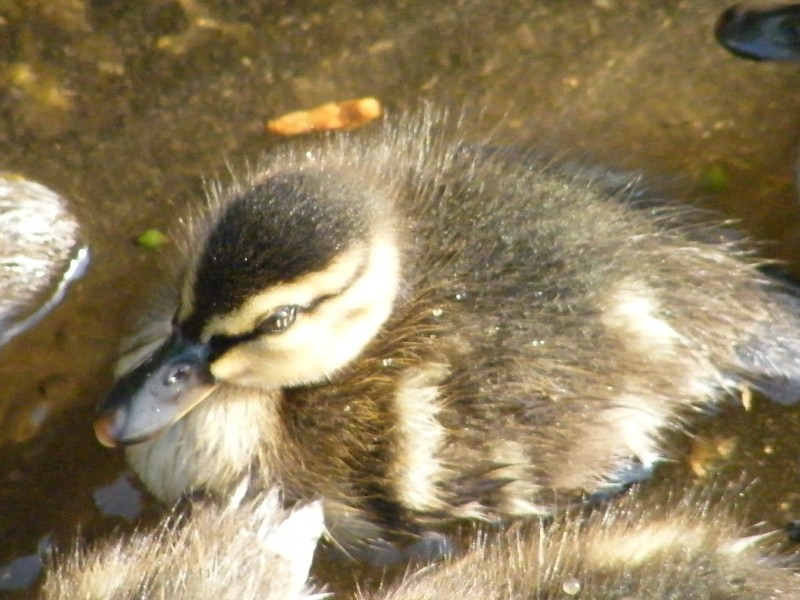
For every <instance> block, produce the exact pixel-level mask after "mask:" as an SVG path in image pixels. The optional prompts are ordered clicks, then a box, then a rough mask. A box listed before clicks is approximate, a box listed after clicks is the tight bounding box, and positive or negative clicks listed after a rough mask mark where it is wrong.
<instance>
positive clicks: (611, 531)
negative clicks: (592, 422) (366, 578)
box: [360, 497, 800, 600]
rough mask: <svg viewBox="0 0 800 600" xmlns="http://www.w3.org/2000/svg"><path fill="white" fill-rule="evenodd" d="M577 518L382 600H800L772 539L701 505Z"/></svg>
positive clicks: (427, 576)
mask: <svg viewBox="0 0 800 600" xmlns="http://www.w3.org/2000/svg"><path fill="white" fill-rule="evenodd" d="M574 517H575V515H572V517H570V516H563V515H562V516H561V517H559V518H557V519H556V520H555V521H554V522H553V523H552V525H551V526H550V527H547V528H545V527H542V526H537V525H535V524H532V523H529V524H526V525H524V526H522V527H518V528H514V529H512V531H510V532H507V533H505V534H504V535H502V536H501V537H500V538H499V539H494V540H487V539H484V540H482V541H481V542H478V543H477V544H476V546H475V547H474V548H473V549H472V550H471V551H470V552H468V553H467V554H466V555H464V556H462V557H460V558H457V559H455V560H449V561H447V562H445V563H442V564H440V565H438V566H432V567H430V568H428V569H424V570H422V571H420V572H418V573H416V574H413V575H411V576H409V577H407V578H405V579H404V580H403V581H402V582H401V583H399V584H398V585H396V586H394V587H391V588H388V589H386V590H385V591H384V592H383V593H381V594H378V595H377V596H376V597H373V600H458V599H460V598H482V599H486V600H515V599H519V598H528V599H532V600H555V599H556V598H561V599H567V598H591V599H592V600H622V599H634V598H635V599H636V600H677V599H681V600H686V599H691V600H763V599H764V598H770V599H771V600H789V599H794V598H800V575H798V573H797V572H795V571H793V570H790V569H789V565H790V564H792V565H793V566H796V564H794V563H790V561H789V559H788V558H786V557H780V556H778V555H776V554H774V553H773V552H772V551H771V550H770V549H768V548H763V547H761V548H760V546H763V545H764V544H765V542H766V541H767V539H768V538H769V537H771V536H770V535H769V534H767V535H761V536H751V537H741V536H742V529H741V528H740V527H739V526H738V525H737V523H736V521H735V520H734V519H733V518H732V517H731V516H730V514H729V513H728V512H727V511H725V510H721V509H720V508H718V507H714V506H711V505H710V504H709V503H708V502H699V503H698V500H697V498H693V497H687V498H685V499H683V500H682V501H680V502H679V503H678V504H677V505H676V506H675V507H671V508H667V507H666V506H665V505H656V506H648V505H647V503H644V504H643V503H641V502H640V501H639V500H638V499H637V498H635V497H627V498H625V499H624V500H623V501H622V502H621V503H619V504H616V503H608V504H607V505H606V506H605V507H601V508H600V509H599V510H597V511H595V512H594V513H592V514H591V515H590V516H589V517H588V518H585V519H583V518H574ZM360 600H365V597H364V596H361V597H360Z"/></svg>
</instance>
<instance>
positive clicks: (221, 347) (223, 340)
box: [181, 260, 367, 362]
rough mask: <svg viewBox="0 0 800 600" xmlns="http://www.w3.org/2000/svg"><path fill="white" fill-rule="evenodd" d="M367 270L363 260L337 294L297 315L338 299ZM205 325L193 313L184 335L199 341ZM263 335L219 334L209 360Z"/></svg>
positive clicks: (320, 299)
mask: <svg viewBox="0 0 800 600" xmlns="http://www.w3.org/2000/svg"><path fill="white" fill-rule="evenodd" d="M366 270H367V261H366V260H362V261H361V262H360V263H359V265H358V268H357V269H356V270H355V271H354V272H353V275H352V276H351V277H350V279H348V280H347V282H346V283H345V284H344V286H343V287H342V288H340V289H339V290H337V291H336V292H335V293H332V294H323V295H322V296H318V297H317V298H314V300H312V301H311V302H310V303H309V304H307V305H305V306H298V307H297V314H298V316H300V315H305V314H310V313H313V312H314V311H315V310H317V308H319V307H320V306H321V305H322V304H324V303H325V302H327V301H328V300H332V299H333V298H337V297H338V296H341V295H342V294H344V293H345V292H346V291H347V290H349V289H350V288H352V287H353V286H354V285H355V283H356V282H357V281H358V280H359V279H360V278H361V276H362V275H363V274H364V272H365V271H366ZM202 326H203V323H202V322H201V320H200V318H199V315H198V314H197V313H193V314H192V315H190V316H189V318H188V319H186V320H185V321H184V322H183V323H182V324H181V330H182V331H183V333H184V335H185V336H187V337H188V338H190V339H195V340H199V339H200V334H201V332H202ZM261 335H262V333H261V332H260V331H258V330H253V331H248V332H247V333H242V334H239V335H223V334H218V335H214V336H212V337H211V339H210V340H209V341H208V345H209V347H210V351H209V360H210V362H214V361H215V360H216V359H217V358H219V357H220V356H222V355H223V354H225V353H226V352H227V351H228V350H230V349H231V348H233V347H234V346H236V345H238V344H242V343H245V342H249V341H251V340H254V339H256V338H258V337H261Z"/></svg>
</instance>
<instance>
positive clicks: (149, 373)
mask: <svg viewBox="0 0 800 600" xmlns="http://www.w3.org/2000/svg"><path fill="white" fill-rule="evenodd" d="M215 388H216V382H215V381H214V377H213V376H212V375H211V372H210V370H209V366H208V346H207V345H206V344H201V343H192V342H188V341H187V340H186V339H184V338H183V336H182V335H181V334H180V333H175V334H173V335H172V337H170V338H169V339H168V340H167V341H166V342H165V343H164V345H163V346H161V347H160V348H159V349H158V350H156V351H155V352H154V353H153V355H152V356H151V357H150V358H148V359H147V360H146V361H145V362H144V363H142V364H141V365H139V366H138V367H136V368H135V369H134V370H133V371H131V372H129V373H127V374H126V375H125V376H123V377H122V378H121V379H119V380H118V381H117V382H116V384H115V385H114V387H113V389H112V390H111V392H110V393H109V395H108V396H107V397H106V398H105V400H103V401H102V402H101V403H100V406H98V408H97V418H96V420H95V423H94V431H95V435H96V436H97V439H98V440H99V441H100V443H101V444H103V445H104V446H108V447H110V448H113V447H115V446H118V445H120V444H135V443H138V442H143V441H145V440H147V439H148V438H151V437H152V436H154V435H156V434H157V433H158V432H159V431H161V430H162V429H164V428H166V427H168V426H169V425H171V424H173V423H175V422H176V421H178V420H179V419H180V418H181V417H183V416H184V415H185V414H186V413H188V412H189V411H190V410H191V409H192V408H194V407H195V406H196V405H197V404H198V403H199V402H201V401H202V400H203V399H204V398H205V397H206V396H208V395H209V394H210V393H211V392H212V391H214V389H215Z"/></svg>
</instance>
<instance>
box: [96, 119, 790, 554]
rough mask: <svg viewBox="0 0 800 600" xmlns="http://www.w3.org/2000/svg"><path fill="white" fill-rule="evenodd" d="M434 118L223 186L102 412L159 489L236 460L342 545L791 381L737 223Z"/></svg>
mask: <svg viewBox="0 0 800 600" xmlns="http://www.w3.org/2000/svg"><path fill="white" fill-rule="evenodd" d="M447 130H448V127H447V126H446V124H445V123H444V122H443V121H442V120H441V119H438V118H435V117H432V116H431V115H430V114H426V115H425V116H423V117H421V118H417V119H402V120H400V121H398V122H395V123H394V124H389V125H386V126H385V127H384V128H383V129H382V130H380V131H379V132H377V133H375V134H373V135H371V136H370V135H368V134H366V135H364V136H362V135H360V134H359V135H353V136H351V137H342V138H330V139H325V140H322V141H320V142H318V143H315V144H311V145H309V146H308V147H303V148H300V149H297V148H295V149H286V150H283V151H281V152H278V153H277V154H275V155H272V156H269V157H267V158H265V159H264V160H263V162H262V164H261V166H260V167H259V168H257V169H254V170H253V172H252V173H251V174H249V175H248V176H247V177H245V178H244V179H242V180H241V181H238V182H236V183H234V184H233V185H232V186H231V187H230V188H227V189H223V188H219V189H216V190H215V191H214V194H213V198H212V200H211V202H210V203H209V206H208V208H207V211H206V214H205V215H204V216H203V217H202V218H201V219H200V220H199V221H198V222H195V223H194V224H193V225H192V226H191V227H189V228H188V237H189V238H190V239H189V240H188V243H187V260H186V264H185V269H184V276H183V278H182V280H181V281H180V283H179V284H178V288H179V289H178V290H177V291H176V293H175V304H174V308H173V309H172V312H170V313H169V314H164V315H163V316H162V318H160V319H158V318H156V319H154V320H152V321H151V322H149V323H147V324H146V325H145V326H143V327H142V330H141V331H140V332H139V334H138V335H137V336H135V338H136V343H135V344H133V347H132V348H131V349H130V350H129V352H128V353H127V354H126V356H125V357H124V358H123V359H122V360H121V361H120V365H119V373H120V377H119V381H118V382H117V384H116V385H115V387H114V389H113V391H112V392H111V394H110V395H109V396H108V398H107V399H106V400H105V401H104V402H103V404H102V406H101V407H100V409H99V417H98V420H97V423H96V426H95V429H96V432H97V434H98V437H99V439H100V440H101V441H102V442H103V443H104V444H106V445H109V446H113V445H117V444H125V445H126V454H127V457H128V460H129V462H130V464H131V465H132V467H133V468H134V470H135V471H136V472H137V473H138V474H139V476H140V477H141V479H142V480H143V481H144V483H145V484H146V485H147V487H148V488H149V489H150V490H151V491H152V492H153V493H154V494H155V495H156V496H158V497H160V498H162V499H163V500H166V501H172V500H175V499H177V498H179V497H180V496H182V495H184V494H187V493H190V492H193V491H204V492H206V493H208V494H210V495H212V496H218V497H225V496H226V495H228V494H230V492H231V490H232V488H233V487H234V486H235V484H236V482H238V481H239V480H240V479H241V478H242V477H243V476H246V475H250V476H251V477H252V478H253V481H254V482H255V485H256V487H259V486H260V487H262V488H268V487H271V486H272V485H279V486H280V487H281V488H282V489H284V490H285V492H286V494H287V497H288V498H289V499H291V500H296V499H302V498H315V497H322V498H324V499H325V501H326V502H325V507H326V517H327V519H328V521H327V522H328V524H329V529H330V530H331V531H332V533H333V534H334V535H335V536H336V537H337V538H338V539H340V540H356V541H357V540H371V539H375V538H380V537H384V535H385V533H386V532H387V531H393V530H407V529H409V528H411V529H413V528H415V527H417V528H420V529H424V528H426V527H428V526H429V525H430V524H432V523H437V522H441V521H442V520H446V519H454V518H480V519H491V518H495V517H498V516H503V515H517V516H522V515H531V514H542V513H546V512H548V511H549V510H551V508H552V506H553V500H554V495H556V494H557V495H558V496H559V497H561V498H563V497H568V496H569V495H570V494H571V493H572V492H575V493H576V494H577V493H581V492H595V491H598V490H606V489H609V488H614V487H615V486H619V485H621V484H625V483H628V482H630V481H633V480H636V479H640V478H642V477H644V476H646V475H647V474H648V472H649V471H650V469H651V468H652V467H653V465H654V464H655V463H656V462H657V461H658V460H659V459H660V457H661V456H662V454H663V452H662V449H661V446H660V444H659V434H660V431H661V430H663V429H664V428H669V427H682V426H683V422H684V419H685V418H686V417H687V415H689V414H691V413H693V412H695V411H696V410H697V408H698V407H701V406H703V405H707V404H709V403H713V402H717V401H718V400H720V399H722V398H725V397H726V396H727V395H728V393H729V392H730V391H732V390H737V389H738V387H739V386H740V385H742V384H743V383H744V384H746V385H749V386H754V387H757V388H760V389H761V390H762V391H765V392H766V393H768V394H770V395H772V396H773V397H775V398H777V399H779V400H785V401H793V400H794V399H795V398H796V397H797V395H798V391H799V390H800V388H799V387H798V378H800V358H799V357H800V303H799V302H798V300H797V299H796V298H795V297H794V293H793V291H792V290H790V289H788V288H787V287H785V286H784V285H783V284H782V283H781V282H780V281H777V280H774V279H770V278H769V277H768V276H766V275H765V274H764V273H763V272H762V271H761V270H760V265H761V263H760V261H759V260H758V259H757V258H754V257H753V255H752V252H751V250H750V248H749V247H748V246H747V245H746V244H744V243H742V242H740V241H739V239H738V238H737V237H736V236H735V235H733V234H731V232H730V231H728V230H726V229H724V228H722V227H720V226H717V225H714V224H708V223H706V222H705V221H703V220H701V219H699V218H698V217H697V215H696V214H694V213H692V211H691V210H690V209H688V208H685V207H679V206H675V205H669V204H667V203H664V202H661V201H658V200H655V199H648V198H646V197H644V195H643V194H642V193H641V192H639V191H637V190H636V185H635V183H633V182H627V181H625V182H623V181H622V180H621V179H620V178H619V177H617V176H613V175H610V174H609V175H606V174H604V173H603V172H601V171H598V170H596V169H595V170H584V169H580V168H576V167H574V166H570V165H563V166H557V165H551V164H547V163H545V162H544V161H542V160H541V159H540V158H538V157H537V156H536V155H534V154H532V153H530V154H526V153H525V152H522V151H519V150H516V149H515V150H502V149H498V148H496V147H492V146H486V145H484V146H474V145H468V144H465V143H462V142H461V141H459V137H458V134H457V132H456V133H455V134H453V133H452V132H450V133H447ZM145 342H150V343H149V344H148V343H145ZM137 344H138V345H137ZM259 482H260V483H259Z"/></svg>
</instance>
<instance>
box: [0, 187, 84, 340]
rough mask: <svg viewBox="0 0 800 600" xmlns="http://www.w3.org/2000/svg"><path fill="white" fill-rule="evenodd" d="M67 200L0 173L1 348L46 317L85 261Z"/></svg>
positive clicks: (74, 219)
mask: <svg viewBox="0 0 800 600" xmlns="http://www.w3.org/2000/svg"><path fill="white" fill-rule="evenodd" d="M81 238H82V236H81V232H80V226H79V225H78V222H77V219H76V218H75V216H74V215H73V214H72V213H71V212H70V210H69V208H68V206H67V201H66V200H65V199H64V198H62V197H61V196H59V195H58V194H57V193H55V192H54V191H52V190H50V189H48V188H46V187H45V186H43V185H41V184H39V183H35V182H33V181H29V180H27V179H25V178H23V177H21V176H19V175H14V174H11V173H0V346H2V345H3V344H5V343H7V342H8V341H9V340H10V339H12V338H13V337H14V336H16V335H18V334H20V333H22V332H23V331H25V330H27V329H30V328H31V327H33V326H34V325H35V324H36V323H38V322H39V321H40V320H41V319H42V318H43V317H44V316H45V315H47V314H48V313H49V312H50V311H51V310H52V309H53V308H54V307H55V306H56V305H58V304H59V303H60V302H61V300H63V298H64V295H65V294H66V291H67V288H68V287H69V285H70V284H71V283H72V282H73V281H74V280H75V279H78V278H80V277H81V276H82V275H83V273H84V272H85V270H86V267H87V265H88V262H89V249H88V247H87V246H86V245H85V244H84V243H83V242H82V239H81Z"/></svg>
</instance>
